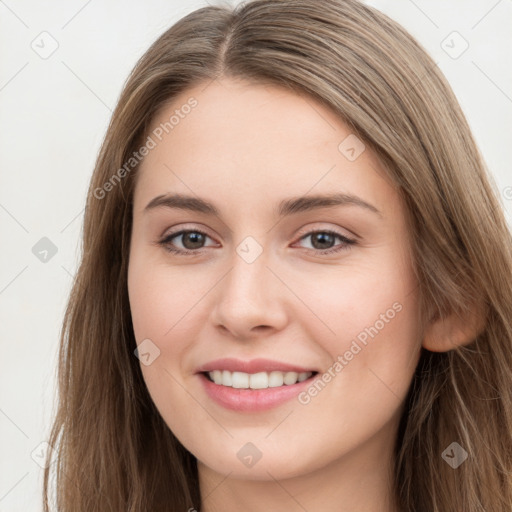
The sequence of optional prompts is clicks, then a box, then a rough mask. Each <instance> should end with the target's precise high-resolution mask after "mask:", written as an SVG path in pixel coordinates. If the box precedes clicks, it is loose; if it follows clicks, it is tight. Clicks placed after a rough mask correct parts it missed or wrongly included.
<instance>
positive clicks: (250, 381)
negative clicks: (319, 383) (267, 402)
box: [201, 370, 318, 390]
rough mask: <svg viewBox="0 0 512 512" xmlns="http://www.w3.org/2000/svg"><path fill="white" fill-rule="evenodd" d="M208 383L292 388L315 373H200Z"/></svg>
mask: <svg viewBox="0 0 512 512" xmlns="http://www.w3.org/2000/svg"><path fill="white" fill-rule="evenodd" d="M201 373H202V375H204V376H205V377H206V378H207V379H208V380H209V381H210V382H212V383H214V384H216V385H218V386H224V387H229V388H233V389H251V390H257V389H268V388H279V387H283V386H293V385H294V384H297V383H299V382H304V381H306V380H308V379H311V378H313V377H315V375H317V374H318V372H317V371H308V372H292V371H286V372H284V371H271V372H258V373H245V372H231V371H229V370H213V371H208V372H201Z"/></svg>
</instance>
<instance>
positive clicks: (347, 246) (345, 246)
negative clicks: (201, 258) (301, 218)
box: [158, 229, 357, 256]
mask: <svg viewBox="0 0 512 512" xmlns="http://www.w3.org/2000/svg"><path fill="white" fill-rule="evenodd" d="M186 233H200V234H202V235H204V236H206V237H208V238H210V236H209V235H208V234H207V233H205V232H204V231H201V230H200V229H182V230H181V231H177V232H176V233H169V235H167V236H166V237H164V238H163V239H162V240H160V241H158V244H159V245H161V246H163V248H164V249H165V250H166V251H168V252H170V253H173V254H177V255H181V256H193V255H199V254H201V252H202V250H201V249H197V250H191V249H185V250H184V249H177V248H176V247H171V245H170V241H171V240H172V239H173V238H176V237H177V236H180V235H184V234H186ZM318 233H324V234H329V235H333V236H335V237H337V238H339V239H340V240H341V241H342V242H343V243H342V244H340V245H338V246H335V247H334V248H330V249H323V250H322V249H307V250H308V251H313V252H314V253H315V254H320V255H324V254H334V253H337V252H341V251H346V250H348V249H350V246H351V245H355V244H356V243H357V242H356V241H355V240H352V239H350V238H347V237H346V236H344V235H342V234H341V233H338V232H336V231H332V230H329V229H321V230H320V229H319V230H313V231H308V232H307V233H306V234H304V235H303V236H301V237H300V238H299V241H300V240H303V239H305V238H308V237H309V236H311V235H315V234H318Z"/></svg>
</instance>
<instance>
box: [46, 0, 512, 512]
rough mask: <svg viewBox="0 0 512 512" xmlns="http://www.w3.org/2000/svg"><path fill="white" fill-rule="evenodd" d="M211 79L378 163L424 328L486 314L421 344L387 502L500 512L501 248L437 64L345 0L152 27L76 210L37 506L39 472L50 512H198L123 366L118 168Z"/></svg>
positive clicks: (190, 469) (507, 315)
mask: <svg viewBox="0 0 512 512" xmlns="http://www.w3.org/2000/svg"><path fill="white" fill-rule="evenodd" d="M221 76H226V77H236V78H244V79H247V80H251V81H253V82H254V83H264V84H272V85H279V86H282V87H286V88H288V89H289V90H290V91H291V92H296V93H301V94H307V95H309V96H310V97H312V98H314V99H316V100H317V101H320V102H322V103H323V104H324V105H326V106H328V107H329V108H330V109H332V110H333V111H334V112H336V113H337V114H338V115H339V116H340V119H342V120H343V121H344V122H346V123H347V124H348V125H349V126H350V127H351V129H352V130H353V132H354V133H356V134H357V135H358V136H359V137H360V138H361V139H362V140H364V141H365V143H366V144H367V145H368V146H369V147H371V148H372V149H373V150H374V151H375V152H376V153H377V155H378V156H379V157H380V159H381V160H382V162H384V164H385V166H386V167H387V169H388V172H389V176H390V177H391V179H392V180H393V181H394V182H395V183H396V184H397V185H398V187H399V190H400V193H401V194H402V196H403V198H404V200H405V204H406V206H407V216H408V222H409V226H410V230H411V235H412V237H411V238H412V247H411V254H412V257H413V262H414V266H415V271H416V274H417V278H418V283H419V291H420V297H421V305H422V307H421V311H420V313H421V315H422V317H423V321H424V322H425V323H427V322H428V321H429V320H431V319H432V318H443V317H445V316H447V315H449V314H458V315H461V317H462V315H467V314H468V313H469V312H471V311H472V309H471V307H472V305H474V304H479V305H480V307H481V308H485V315H486V317H485V318H486V322H485V325H484V327H483V330H481V332H480V333H477V334H478V335H475V336H474V339H472V340H471V343H470V344H468V345H466V346H461V347H458V348H454V349H453V350H449V351H445V352H431V351H427V350H425V349H422V353H421V357H420V361H419V364H418V367H417V371H416V374H415V375H414V378H413V381H412V383H411V387H410V391H409V394H408V396H407V401H406V407H405V412H404V415H403V417H402V420H401V423H400V428H399V431H398V434H397V445H396V446H397V448H396V485H395V492H396V496H397V499H398V502H399V503H400V506H401V508H402V509H403V510H404V511H408V512H420V511H428V512H460V511H462V510H463V511H464V512H477V511H479V512H481V511H483V510H485V511H486V512H505V511H507V512H510V510H511V508H512V476H511V475H512V251H511V247H512V240H511V235H510V232H509V230H508V228H507V225H506V222H505V219H504V215H503V211H502V208H501V206H500V203H499V201H498V198H497V194H496V192H495V190H493V185H491V183H492V180H491V178H490V177H489V175H488V173H487V171H486V169H485V165H484V163H483V161H482V158H481V155H480V154H479V152H478V150H477V147H476V144H475V141H474V140H473V138H472V135H471V132H470V129H469V127H468V124H467V122H466V120H465V117H464V115H463V113H462V112H461V109H460V107H459V105H458V103H457V101H456V98H455V97H454V95H453V93H452V91H451V89H450V87H449V85H448V84H447V82H446V80H445V79H444V77H443V76H442V74H441V73H440V71H439V70H438V69H437V67H436V65H435V63H434V62H433V61H432V59H431V58H430V57H429V56H428V55H427V54H426V52H425V51H424V50H423V49H422V47H421V46H420V45H419V44H418V43H417V42H416V41H415V40H414V39H413V38H412V37H411V36H410V35H409V34H408V33H407V32H406V31H405V30H404V29H402V28H401V27H400V26H399V25H398V24H397V23H395V22H394V21H392V20H390V19H389V18H388V17H386V16H385V15H383V14H382V13H380V12H378V11H377V10H375V9H373V8H371V7H368V6H365V5H364V4H362V3H360V2H358V1H356V0H253V1H250V2H246V3H243V4H241V5H239V6H238V7H237V8H235V9H231V8H228V7H205V8H202V9H199V10H197V11H195V12H193V13H191V14H189V15H187V16H186V17H185V18H183V19H181V20H180V21H179V22H178V23H176V24H175V25H174V26H172V27H171V28H170V29H169V30H167V31H166V32H165V33H164V34H163V35H162V36H161V37H160V38H159V39H158V40H157V41H156V42H155V43H154V44H153V45H152V46H151V47H150V48H149V50H148V51H147V52H146V53H145V55H143V57H142V58H141V59H140V60H139V62H138V63H137V65H136V66H135V68H134V70H133V71H132V73H131V75H130V77H129V78H128V80H127V82H126V84H125V87H124V90H123V92H122V94H121V97H120V99H119V102H118V105H117V107H116V109H115V111H114V114H113V116H112V119H111V122H110V125H109V128H108V131H107V134H106V136H105V140H104V142H103V145H102V147H101V151H100V153H99V156H98V159H97V163H96V167H95V169H94V174H93V176H92V180H91V184H90V189H89V194H88V198H87V205H86V210H85V217H84V226H83V240H82V259H81V263H80V266H79V269H78V272H77V274H76V277H75V281H74V285H73V288H72V291H71V295H70V298H69V303H68V306H67V310H66V314H65V318H64V322H63V329H62V333H61V347H60V353H59V381H58V383H59V397H58V398H59V402H58V410H57V411H56V415H55V421H54V424H53V428H52V430H51V435H50V438H49V443H50V445H51V446H53V448H54V452H53V453H54V455H55V457H52V458H51V461H50V459H49V461H48V463H50V462H51V465H50V466H49V468H48V469H47V470H46V471H45V475H44V503H45V505H44V510H45V511H48V510H51V509H50V508H49V507H50V490H51V489H50V488H51V486H50V475H51V471H52V470H55V487H56V500H55V502H56V506H57V509H58V510H59V511H63V512H68V511H74V512H81V511H83V512H91V511H102V512H105V511H123V512H126V511H132V512H135V511H136V512H141V511H151V512H155V511H159V510H176V511H186V510H188V509H189V508H192V507H194V508H195V509H196V510H198V511H199V510H201V503H200V493H199V484H198V475H197V465H196V460H195V458H194V457H193V456H192V455H191V454H190V453H189V452H188V451H187V450H186V449H185V448H184V447H183V446H182V445H181V444H180V443H179V441H178V440H177V439H176V438H175V436H174V435H173V433H172V432H171V431H170V429H169V428H168V427H167V425H166V424H165V423H164V421H163V420H162V418H161V416H160V415H159V413H158V411H157V409H156V407H155V406H154V405H153V402H152V400H151V397H150V395H149V393H148V391H147V388H146V386H145V383H144V381H143V378H142V374H141V371H140V366H139V361H138V360H137V358H136V357H135V356H134V349H135V348H136V343H135V339H134V335H133V328H132V323H131V316H130V306H129V302H128V294H127V265H128V250H129V244H130V232H131V222H132V213H133V212H132V199H133V191H134V186H135V176H136V174H137V165H136V162H134V161H131V160H130V159H131V158H133V155H134V153H135V152H137V151H138V149H139V148H140V147H141V145H142V144H143V143H144V141H145V140H146V137H147V136H148V129H149V126H150V123H151V121H152V119H153V118H154V116H155V113H156V112H157V111H159V109H161V108H162V107H163V106H164V105H165V104H167V103H168V102H169V101H170V100H172V98H174V97H175V96H176V95H177V94H179V93H181V92H182V91H185V90H187V88H190V87H191V86H194V85H197V84H200V83H204V84H205V85H207V84H208V82H209V81H211V80H214V79H216V78H218V77H221ZM199 108H200V107H199ZM127 162H131V164H130V165H128V166H127V165H126V163H127ZM130 166H131V167H130ZM122 168H124V172H121V171H120V169H122ZM453 442H457V443H458V444H459V445H460V446H461V447H463V449H464V450H465V451H466V452H467V453H468V460H466V461H465V462H464V463H463V464H461V465H460V466H459V467H458V468H457V469H453V468H452V467H450V465H449V464H447V462H446V461H445V459H444V458H443V456H442V454H443V451H444V450H445V449H446V448H447V447H449V446H450V444H451V443H453ZM49 457H51V452H50V455H49Z"/></svg>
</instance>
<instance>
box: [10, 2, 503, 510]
mask: <svg viewBox="0 0 512 512" xmlns="http://www.w3.org/2000/svg"><path fill="white" fill-rule="evenodd" d="M210 3H211V4H214V3H215V2H214V0H210ZM231 3H232V4H235V3H238V2H235V1H232V2H231ZM368 3H369V4H371V5H373V6H374V7H377V8H378V9H380V10H382V11H383V12H385V13H387V14H388V15H389V16H390V17H392V18H393V19H395V20H397V21H398V22H399V23H401V24H402V25H403V26H404V27H405V28H406V29H408V30H409V31H410V32H411V33H412V34H413V35H414V36H415V37H416V38H417V39H418V40H419V41H420V42H421V43H422V44H423V45H424V46H425V47H426V49H427V50H428V51H429V53H430V54H431V55H432V56H433V58H434V60H435V61H436V62H437V64H438V66H439V68H440V69H441V70H442V71H443V72H444V74H445V75H446V76H447V78H448V80H449V82H450V83H451V85H452V87H453V89H454V91H455V94H456V95H457V97H458V99H459V101H460V103H461V106H462V108H463V110H464V111H465V113H466V115H467V117H468V120H469V123H470V125H471V127H472V129H473V133H474V135H475V137H476V140H477V142H478V144H479V147H480V149H481V151H482V153H483V155H484V158H485V160H486V162H487V164H488V167H489V169H490V171H491V172H492V174H493V176H494V178H495V181H496V188H497V190H498V191H499V194H500V197H501V200H502V202H503V207H504V209H505V211H506V214H507V219H508V221H509V224H511V220H512V172H511V170H510V162H511V161H512V144H511V141H510V128H511V126H512V88H511V84H512V62H511V56H510V48H512V32H511V31H510V26H511V21H512V1H511V0H499V1H498V0H470V1H469V0H449V1H448V0H414V1H413V0H369V1H368ZM206 5H207V3H206V1H188V2H185V1H183V0H150V1H147V2H144V3H142V2H135V1H133V0H129V1H124V2H121V1H120V0H110V1H103V2H101V1H99V0H89V1H86V0H85V1H84V0H73V1H67V2H64V1H54V2H51V3H48V2H35V1H28V2H21V3H17V2H15V1H14V0H5V1H2V0H0V22H1V26H2V30H1V31H0V44H1V46H0V47H1V59H0V130H1V131H0V133H1V135H2V136H1V139H0V158H1V162H0V173H1V182H0V183H1V188H0V226H1V236H2V245H1V247H2V250H1V252H0V258H1V265H0V315H1V316H0V329H1V336H0V344H1V345H0V349H1V350H0V512H14V511H16V512H21V511H23V512H27V511H34V512H35V511H40V510H42V506H41V504H40V502H41V486H42V471H43V470H42V468H41V467H40V466H39V465H38V460H39V461H40V460H41V455H42V454H43V451H44V449H45V445H44V442H45V440H46V439H47V437H48V432H49V426H50V419H51V416H52V414H53V407H54V393H55V385H56V363H57V350H58V340H59V332H60V328H61V322H62V317H63V313H64V308H65V304H66V301H67V295H68V293H69V289H70V284H71V278H72V275H73V273H74V272H75V270H76V268H77V263H78V258H79V252H80V234H81V226H82V220H83V208H84V204H85V195H86V190H87V187H88V182H89V179H90V176H91V173H92V170H93V165H94V161H95V158H96V154H97V151H98V149H99V146H100V143H101V140H102V138H103V136H104V133H105V130H106V128H107V125H108V121H109V118H110V115H111V111H112V110H113V108H114V106H115V104H116V101H117V98H118V97H119V94H120V92H121V88H122V85H123V83H124V81H125V79H126V77H127V75H128V73H129V72H130V70H131V68H132V67H133V66H134V64H135V62H136V61H137V59H138V58H139V57H140V56H141V55H142V54H143V53H144V52H145V51H146V50H147V48H148V47H149V45H150V44H151V43H152V42H153V41H154V40H155V39H156V38H157V37H158V36H159V35H160V34H161V33H162V32H164V31H165V30H166V29H167V28H168V27H170V26H171V25H172V24H173V23H174V22H175V21H177V20H178V19H179V18H181V17H183V16H184V15H185V14H187V13H189V12H191V11H193V10H195V9H197V8H199V7H203V6H206ZM454 32H456V34H454ZM57 45H58V47H57ZM466 46H467V49H465V48H466ZM54 48H56V49H55V51H54V52H53V53H52V54H51V55H48V53H50V52H51V51H52V50H54ZM464 49H465V51H464V52H463V53H461V52H462V50H464ZM459 54H460V55H459ZM43 237H47V238H48V239H49V240H51V242H52V244H53V245H54V246H55V249H54V251H55V250H56V253H55V254H54V255H52V253H51V252H50V253H49V256H48V261H46V262H43V261H41V260H40V259H38V257H36V255H35V254H34V253H33V250H32V249H33V247H34V246H35V245H36V244H37V243H38V242H39V241H40V239H41V238H43ZM41 443H43V444H41ZM38 456H39V457H38Z"/></svg>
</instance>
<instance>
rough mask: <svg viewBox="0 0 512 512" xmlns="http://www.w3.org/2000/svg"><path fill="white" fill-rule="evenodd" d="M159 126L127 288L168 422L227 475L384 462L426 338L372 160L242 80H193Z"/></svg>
mask: <svg viewBox="0 0 512 512" xmlns="http://www.w3.org/2000/svg"><path fill="white" fill-rule="evenodd" d="M165 123H167V124H165ZM151 132H152V133H150V137H151V141H149V139H148V144H147V147H148V154H147V156H146V157H145V159H144V161H143V163H142V165H141V168H140V174H139V175H138V181H137V185H136V190H135V196H134V214H133V231H132V234H131V248H130V263H129V271H128V289H129V297H130V306H131V313H132V318H133V327H134V332H135V338H136V340H137V344H139V345H140V344H141V346H140V348H139V354H138V355H139V357H140V360H141V363H140V364H141V369H142V372H143V375H144V379H145V382H146V384H147V387H148V390H149V393H150V395H151V397H152V399H153V401H154V402H155V405H156V407H157V408H158V410H159V411H160V414H161V415H162V417H163V419H164V420H165V422H166V423H167V425H168V426H169V428H170V429H171V430H172V432H173V433H174V434H175V435H176V437H177V438H178V439H179V440H180V441H181V443H182V444H183V445H184V446H185V447H186V448H187V449H188V450H189V451H190V452H191V453H192V454H193V455H194V456H196V457H197V459H198V461H199V464H200V468H203V469H207V470H209V471H213V472H218V473H222V474H228V473H231V476H232V477H237V476H238V477H242V478H249V479H260V480H267V479H270V478H271V477H270V476H269V475H272V477H273V478H276V479H282V478H287V477H293V476H299V475H305V474H308V473H311V472H313V471H315V470H318V469H320V468H323V467H326V466H327V465H330V464H332V463H337V464H341V463H343V461H348V460H349V459H350V460H353V459H352V457H353V456H354V455H357V457H358V458H361V459H363V458H366V459H367V460H368V463H371V461H374V460H376V459H375V457H378V460H380V461H383V460H387V458H388V456H390V454H391V450H392V449H393V442H394V438H395V435H396V429H397V427H398V421H399V418H400V414H401V412H402V406H403V401H404V398H405V396H406V393H407V390H408V388H409V384H410V382H411V378H412V375H413V373H414V369H415V367H416V363H417V361H418V357H419V350H420V344H421V333H420V329H419V321H418V320H419V319H418V311H417V304H418V302H417V299H418V297H417V283H416V281H415V279H414V276H413V271H412V261H411V258H410V255H409V238H408V232H407V228H406V222H405V210H404V206H403V204H402V202H401V200H400V199H399V196H398V193H397V191H396V190H395V188H394V187H393V186H392V185H391V183H390V181H389V180H388V178H387V177H386V175H385V173H384V170H383V167H382V165H381V164H380V162H379V160H378V159H377V157H376V156H375V155H374V154H373V153H372V152H371V150H370V149H369V148H368V147H366V148H365V147H364V145H362V143H361V141H360V140H359V139H357V138H356V137H355V136H354V135H353V134H352V133H351V130H350V128H349V127H348V125H346V124H345V123H343V122H342V121H341V120H340V119H339V118H338V117H337V116H336V115H335V114H334V113H333V112H331V111H330V110H328V109H327V108H326V107H324V106H322V105H321V104H320V103H318V102H316V101H315V100H313V99H311V98H309V97H301V96H297V95H294V94H293V93H291V92H289V91H287V90H284V89H281V88H278V87H274V86H269V87H265V86H262V85H251V84H249V83H246V82H242V81H234V80H231V79H230V80H228V79H223V80H215V81H213V82H212V83H210V84H209V85H207V84H206V83H203V84H201V85H200V86H198V87H195V88H193V89H189V90H187V91H186V92H185V93H183V94H182V95H180V96H179V97H177V98H175V99H174V100H173V102H172V104H169V106H168V108H167V107H166V108H165V109H164V110H162V111H161V112H160V113H159V115H158V116H157V118H155V119H154V120H153V123H152V127H151ZM166 132H167V133H166ZM160 139H161V140H160ZM178 196H179V197H178ZM327 196H329V197H330V199H326V198H327ZM334 196H336V197H334ZM157 198H158V199H157ZM183 231H186V232H185V234H183ZM174 250H176V251H188V252H186V253H180V252H172V251H174ZM206 370H211V371H212V372H213V371H214V370H215V371H214V372H213V373H212V374H211V377H212V378H213V379H214V380H215V381H216V383H215V382H211V381H210V380H209V377H208V376H207V373H204V371H206ZM294 370H295V371H294ZM312 372H313V374H312V376H310V375H311V373H312ZM253 375H254V376H253ZM248 385H249V386H250V387H249V388H246V387H247V386H248ZM358 460H359V459H358Z"/></svg>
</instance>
